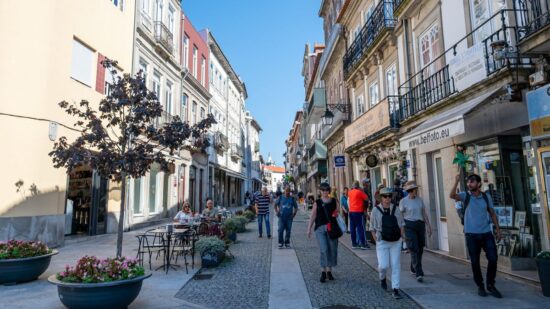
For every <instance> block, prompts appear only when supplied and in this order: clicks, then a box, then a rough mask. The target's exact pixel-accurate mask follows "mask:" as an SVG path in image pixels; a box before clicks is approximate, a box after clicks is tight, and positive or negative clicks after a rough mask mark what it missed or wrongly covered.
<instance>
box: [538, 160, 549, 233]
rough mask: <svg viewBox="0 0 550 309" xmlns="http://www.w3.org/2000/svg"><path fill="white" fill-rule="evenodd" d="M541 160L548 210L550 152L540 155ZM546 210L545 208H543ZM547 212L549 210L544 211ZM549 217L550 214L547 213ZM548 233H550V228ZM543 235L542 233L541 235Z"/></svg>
mask: <svg viewBox="0 0 550 309" xmlns="http://www.w3.org/2000/svg"><path fill="white" fill-rule="evenodd" d="M540 159H541V164H542V169H543V173H544V176H543V177H544V188H543V189H544V193H545V195H546V209H548V207H550V193H549V192H550V151H545V152H541V153H540ZM542 209H544V207H542ZM544 211H547V210H544ZM546 214H547V215H548V212H547V213H546ZM548 233H550V226H549V227H548ZM541 234H542V233H541Z"/></svg>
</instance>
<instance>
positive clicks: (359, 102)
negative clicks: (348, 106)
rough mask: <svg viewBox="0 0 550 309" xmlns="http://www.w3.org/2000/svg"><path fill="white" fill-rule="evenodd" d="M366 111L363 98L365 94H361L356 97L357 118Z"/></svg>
mask: <svg viewBox="0 0 550 309" xmlns="http://www.w3.org/2000/svg"><path fill="white" fill-rule="evenodd" d="M364 113H365V103H364V100H363V96H362V95H360V96H358V97H356V98H355V118H358V117H359V116H361V115H363V114H364Z"/></svg>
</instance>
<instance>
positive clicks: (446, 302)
mask: <svg viewBox="0 0 550 309" xmlns="http://www.w3.org/2000/svg"><path fill="white" fill-rule="evenodd" d="M340 243H341V244H343V245H344V246H346V247H348V248H349V249H350V250H351V237H350V234H344V236H343V237H342V238H340ZM371 248H372V249H370V250H352V251H353V253H354V254H355V255H357V256H358V257H359V258H361V259H362V260H363V261H365V262H366V263H367V264H368V265H369V266H370V267H372V268H373V269H376V268H377V267H378V262H377V260H376V250H375V246H373V245H372V244H371ZM422 260H423V263H422V264H423V268H424V273H425V277H424V282H423V283H419V282H417V281H416V279H415V277H413V276H412V275H411V272H410V270H409V263H410V256H409V254H407V253H403V254H402V255H401V289H402V290H403V292H405V293H406V294H407V295H409V296H410V297H411V298H412V299H414V300H415V301H416V302H417V303H418V304H420V305H421V306H423V307H425V308H443V307H444V308H461V309H462V308H487V307H490V308H492V307H497V306H498V307H499V308H548V304H549V302H550V299H549V298H547V297H544V296H542V293H541V291H540V288H538V287H535V286H532V285H530V284H527V283H525V282H524V281H520V280H519V279H514V278H511V277H508V276H503V275H501V274H500V273H498V274H497V282H496V287H497V288H498V289H499V291H500V292H501V293H502V295H503V298H502V299H496V298H494V297H492V296H488V297H480V296H478V295H477V288H476V286H475V284H474V282H473V279H472V271H471V268H470V265H469V264H465V263H461V262H458V261H453V260H450V259H447V258H445V257H442V256H440V255H438V254H436V253H432V252H426V251H425V252H424V255H423V259H422ZM482 271H483V276H484V277H485V273H486V270H484V269H483V270H482Z"/></svg>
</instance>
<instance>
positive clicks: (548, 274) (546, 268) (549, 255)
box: [535, 251, 550, 297]
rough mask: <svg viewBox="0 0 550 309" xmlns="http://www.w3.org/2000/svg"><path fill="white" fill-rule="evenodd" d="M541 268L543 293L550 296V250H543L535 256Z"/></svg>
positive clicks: (538, 266) (539, 268)
mask: <svg viewBox="0 0 550 309" xmlns="http://www.w3.org/2000/svg"><path fill="white" fill-rule="evenodd" d="M535 261H536V262H537V268H538V270H539V279H540V287H541V288H542V295H544V296H546V297H550V251H541V252H539V254H537V256H536V257H535Z"/></svg>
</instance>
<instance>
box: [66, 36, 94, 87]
mask: <svg viewBox="0 0 550 309" xmlns="http://www.w3.org/2000/svg"><path fill="white" fill-rule="evenodd" d="M93 56H94V52H93V51H92V50H91V49H89V48H88V47H86V46H85V45H84V44H82V43H81V42H79V41H77V40H76V39H73V59H72V63H71V77H72V78H73V79H75V80H77V81H79V82H81V83H83V84H85V85H87V86H90V87H91V86H92V67H93V66H92V61H93V60H92V59H93Z"/></svg>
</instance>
